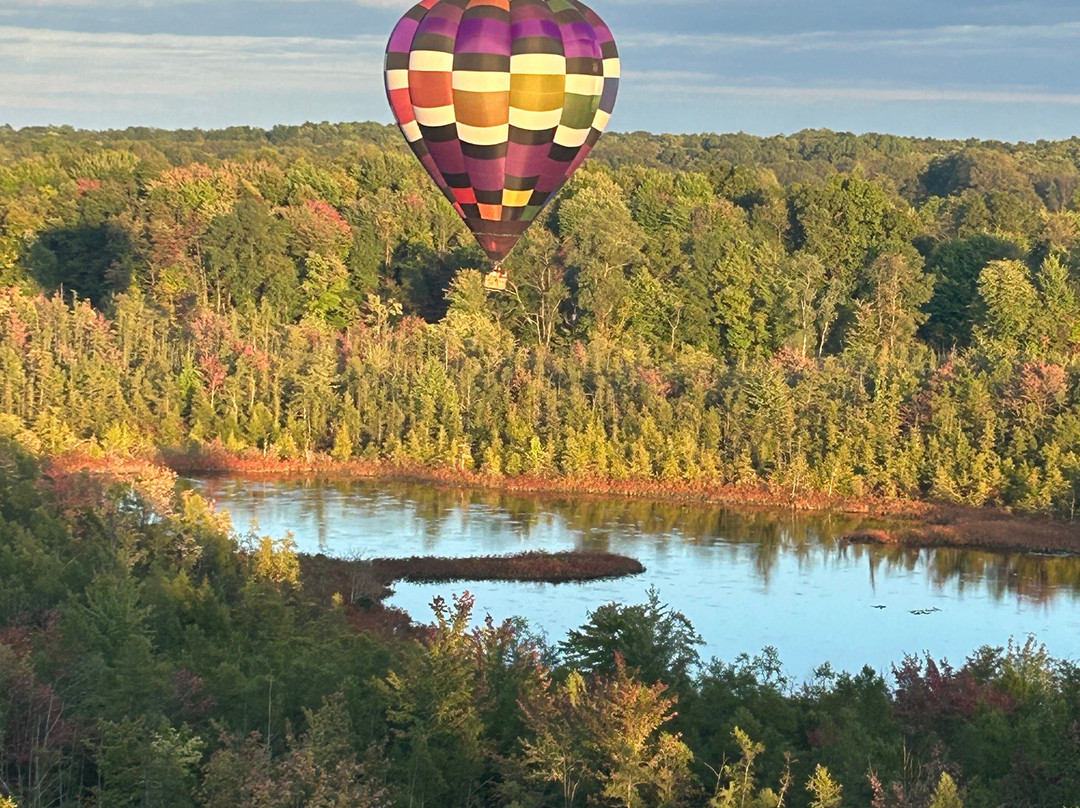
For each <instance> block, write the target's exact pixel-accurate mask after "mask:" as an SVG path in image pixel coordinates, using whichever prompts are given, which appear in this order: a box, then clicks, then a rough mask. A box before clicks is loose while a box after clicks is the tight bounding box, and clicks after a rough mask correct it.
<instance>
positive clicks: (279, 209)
mask: <svg viewBox="0 0 1080 808" xmlns="http://www.w3.org/2000/svg"><path fill="white" fill-rule="evenodd" d="M484 269H485V267H484V264H483V260H482V255H481V253H480V251H479V249H478V248H477V247H476V246H475V245H474V244H473V242H472V241H471V238H470V237H469V236H468V234H467V233H466V232H465V231H464V229H463V227H462V225H461V224H460V222H459V221H458V219H457V218H456V216H455V215H454V214H453V212H452V210H451V209H450V207H449V206H448V205H447V204H446V202H445V201H444V200H443V199H442V198H441V197H440V196H439V195H438V194H437V193H436V192H435V191H434V190H433V189H432V187H431V185H430V182H429V181H428V179H427V177H426V175H424V174H423V172H422V170H421V169H420V168H419V166H418V165H417V163H416V161H415V160H414V159H413V158H412V156H411V155H409V154H407V153H406V152H405V151H404V150H403V148H402V146H401V143H400V137H399V135H398V133H397V132H396V131H395V130H392V129H389V128H386V127H382V126H377V125H373V124H357V125H345V124H343V125H328V124H322V125H305V126H301V127H277V128H275V129H273V130H271V131H269V132H265V131H260V130H254V129H247V128H236V129H230V130H225V131H220V132H200V131H188V132H163V131H156V130H143V129H138V130H136V129H133V130H127V131H123V132H107V133H100V132H97V133H90V132H76V131H73V130H69V129H63V128H61V129H27V130H22V131H18V132H16V131H14V130H11V129H10V128H6V129H0V288H2V289H3V291H0V695H2V698H0V805H5V808H6V804H7V803H9V802H10V801H11V800H12V799H14V800H17V801H18V804H19V805H20V806H21V808H30V807H31V806H32V807H33V808H39V807H44V806H72V805H80V804H83V805H100V806H103V808H105V807H111V806H114V805H115V806H146V807H147V808H149V807H150V806H170V807H171V806H178V807H185V808H186V806H192V805H199V806H213V807H214V808H217V807H218V806H220V807H221V808H225V807H226V806H229V808H232V807H233V806H241V807H246V806H250V808H271V807H274V806H282V807H283V808H284V806H342V807H344V806H360V807H361V808H375V807H376V806H410V808H420V807H421V806H428V808H435V807H436V806H439V807H440V808H441V807H442V806H448V807H450V808H456V807H457V806H461V808H472V806H516V807H517V808H526V806H537V808H539V807H540V806H572V805H577V806H585V805H598V806H627V808H638V806H650V808H651V806H712V807H713V808H735V807H736V806H738V808H750V807H751V806H753V808H778V806H779V805H780V804H781V803H782V804H784V805H790V806H795V808H802V806H813V808H836V806H839V805H841V804H844V805H851V806H868V805H873V806H875V808H928V807H929V806H933V807H934V808H946V807H949V808H953V807H955V806H960V805H961V804H963V805H966V806H969V808H972V807H975V808H981V807H982V806H988V807H989V806H998V805H1010V806H1040V807H1041V806H1046V807H1047V808H1062V806H1065V805H1075V804H1077V803H1080V672H1078V670H1077V668H1076V665H1075V664H1073V663H1066V662H1058V661H1055V660H1052V659H1050V658H1048V657H1047V656H1046V654H1045V653H1044V652H1043V651H1042V649H1040V648H1039V647H1038V646H1037V645H1035V644H1031V643H1029V644H1027V645H1019V646H1011V647H1009V648H1007V649H983V650H982V651H980V652H979V653H978V654H976V655H975V656H974V657H973V658H972V659H970V660H968V661H967V662H966V663H964V664H963V665H961V667H959V668H953V667H949V666H948V665H945V664H943V663H940V662H934V661H932V660H929V659H914V658H912V659H908V660H906V661H903V662H900V663H898V666H897V669H896V670H895V671H894V672H893V673H892V675H891V679H890V680H889V681H886V680H885V679H884V678H882V676H881V675H880V674H879V673H875V672H874V671H870V670H865V671H862V672H860V673H855V674H840V675H838V674H836V673H835V672H833V671H831V670H830V669H829V668H827V667H823V668H822V669H821V670H820V671H819V674H818V676H817V677H816V678H815V679H814V680H813V681H811V682H809V683H806V684H800V683H793V682H789V681H787V680H786V679H785V678H784V677H783V674H782V668H781V667H780V665H779V663H778V661H777V659H776V657H775V656H774V655H773V654H772V653H770V652H765V653H763V654H762V655H761V656H760V657H757V658H752V659H746V658H743V659H739V660H729V661H727V662H721V661H713V662H712V663H711V664H704V665H703V664H701V663H700V660H698V659H697V656H696V640H697V637H696V634H695V633H694V631H693V628H692V627H691V626H689V625H688V624H686V622H685V620H683V619H682V617H681V615H678V614H673V613H671V612H670V611H668V610H666V609H665V608H664V607H663V606H662V604H661V603H660V602H658V601H656V600H653V601H650V602H649V603H646V604H644V605H640V606H619V605H615V604H612V605H611V606H607V607H603V608H602V609H600V610H598V611H597V612H596V613H595V614H594V615H593V616H592V617H591V619H590V623H589V624H588V625H587V626H585V627H582V629H581V630H580V631H579V632H577V633H575V634H572V635H571V636H569V637H567V638H565V640H564V641H563V642H562V643H558V642H556V644H554V645H547V644H546V643H544V642H541V641H540V640H538V639H537V638H534V637H531V636H530V634H529V633H528V631H527V629H526V628H524V627H522V626H521V625H508V626H489V627H487V628H485V629H482V630H480V631H478V632H473V631H470V630H468V629H467V625H468V621H467V613H468V610H469V606H470V603H469V601H468V599H467V598H466V599H464V600H462V601H459V602H457V603H454V604H437V612H436V620H435V623H434V624H433V625H432V627H431V628H430V630H427V631H422V632H418V633H416V634H413V633H410V632H408V631H403V630H402V629H400V628H395V624H392V623H388V624H386V625H379V624H371V625H368V624H363V625H359V626H358V625H357V624H356V623H355V621H356V620H358V619H360V617H359V616H358V615H360V614H361V613H360V612H358V611H356V610H355V609H350V608H349V603H348V601H349V598H348V597H347V594H348V593H326V592H322V591H320V590H319V588H318V587H317V586H315V585H314V584H313V582H309V581H306V580H303V578H302V576H301V575H300V571H299V567H298V562H297V559H296V557H295V556H294V555H293V554H292V553H291V551H290V548H289V546H288V544H287V543H282V542H274V541H272V540H269V539H266V540H263V539H260V538H259V537H256V536H240V537H238V536H237V535H236V534H235V533H233V532H231V531H230V529H229V527H228V525H227V524H226V523H225V522H224V520H223V519H222V518H221V517H220V516H218V515H216V514H214V513H213V511H212V509H211V508H210V507H209V506H208V505H207V504H206V503H205V502H203V501H202V500H201V499H199V498H198V497H196V496H192V495H190V494H188V495H186V496H183V497H180V498H177V497H176V496H175V495H174V494H173V493H172V490H171V489H172V480H171V479H160V480H154V479H151V480H144V481H142V482H141V483H140V484H138V485H137V486H136V487H135V488H130V487H123V486H121V487H105V488H103V487H102V484H101V483H99V482H95V481H93V480H88V479H82V478H78V477H75V478H72V477H66V476H63V475H59V474H57V473H54V472H50V474H49V476H48V477H43V475H42V472H41V471H40V469H39V460H38V458H47V457H49V456H52V455H56V454H60V453H63V452H65V451H69V450H73V451H79V452H83V453H89V454H95V453H113V454H139V453H144V452H152V451H153V450H154V449H155V448H157V447H180V448H188V447H198V446H202V445H208V444H213V445H220V446H223V447H225V448H226V449H229V450H236V451H241V450H250V451H255V452H262V453H264V454H265V455H266V456H268V457H269V456H274V457H282V458H290V457H304V456H307V455H311V454H314V453H328V454H330V455H332V456H333V457H334V458H336V459H339V460H347V459H350V458H364V459H370V460H377V461H387V462H412V463H416V462H419V463H424V464H430V465H445V466H451V467H456V468H472V469H478V470H480V471H483V472H486V473H489V474H493V475H516V474H524V473H528V474H534V475H540V476H551V477H555V476H560V475H564V476H568V477H574V478H589V477H592V478H617V479H627V480H634V479H640V480H660V481H671V482H678V483H680V484H693V483H696V482H708V483H713V482H722V483H735V484H743V485H769V486H774V487H776V488H778V489H780V488H782V489H784V490H790V491H791V492H792V493H798V492H815V491H816V492H824V493H829V494H837V495H848V496H872V495H898V496H909V497H930V498H934V499H939V500H945V501H952V502H962V503H972V504H983V503H991V504H1003V505H1008V506H1014V507H1017V508H1022V509H1028V510H1033V511H1046V512H1052V513H1056V514H1060V515H1066V516H1071V515H1072V513H1073V510H1074V506H1075V501H1076V493H1077V487H1078V485H1080V392H1078V389H1077V382H1078V376H1080V360H1078V358H1077V347H1078V345H1080V332H1078V330H1077V328H1078V323H1077V315H1078V313H1080V301H1078V298H1077V281H1078V279H1080V140H1077V139H1074V140H1071V141H1066V142H1058V143H1038V144H1033V145H1030V144H1026V145H1010V144H1000V143H986V142H975V141H971V142H943V141H922V140H912V139H905V138H895V137H888V136H878V135H867V136H860V137H856V136H853V135H847V134H837V133H832V132H803V133H800V134H798V135H794V136H791V137H776V138H767V139H761V138H754V137H749V136H745V135H703V136H657V135H649V134H643V133H634V134H610V135H608V136H606V137H605V139H604V140H603V141H602V142H601V144H600V146H599V148H598V150H597V152H596V153H595V157H594V158H593V159H591V160H590V162H589V163H588V164H587V166H586V167H585V169H584V170H582V171H580V172H579V173H578V175H577V176H576V177H575V179H574V180H573V181H572V182H571V184H570V185H569V186H568V187H567V189H566V190H565V191H564V193H563V194H562V196H561V198H560V199H559V200H558V201H557V202H556V203H555V204H554V205H553V207H552V208H551V210H550V211H549V212H548V214H547V216H546V218H545V219H544V220H543V221H542V222H540V223H539V224H538V225H537V226H535V227H534V229H533V231H531V232H530V234H529V236H528V237H527V238H526V239H525V240H524V241H523V242H522V243H521V244H520V245H519V247H518V249H517V251H516V252H515V254H514V255H513V256H512V257H511V259H510V261H509V262H508V269H509V270H510V272H511V277H512V281H513V285H512V287H511V290H510V292H509V293H508V294H505V295H501V296H490V295H487V294H485V293H484V291H483V289H482V286H481V282H480V272H482V271H483V270H484ZM335 594H336V595H337V597H334V595H335ZM733 619H737V616H733ZM350 620H352V621H354V622H350ZM358 629H364V630H358ZM559 639H560V638H553V640H555V641H558V640H559ZM616 652H618V654H616ZM9 795H10V796H9Z"/></svg>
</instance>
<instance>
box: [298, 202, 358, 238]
mask: <svg viewBox="0 0 1080 808" xmlns="http://www.w3.org/2000/svg"><path fill="white" fill-rule="evenodd" d="M304 204H305V205H306V206H307V209H308V210H309V211H310V212H311V213H312V214H313V215H314V216H315V217H316V218H318V219H322V220H323V221H325V222H328V223H330V224H332V225H333V226H334V227H335V228H337V230H338V231H339V232H340V233H341V234H342V235H352V230H351V229H350V228H349V223H348V222H347V221H345V218H344V217H343V216H342V215H341V213H340V212H339V211H338V209H337V208H335V207H334V206H333V205H331V204H330V203H328V202H323V201H322V200H321V199H310V200H308V201H307V202H305V203H304Z"/></svg>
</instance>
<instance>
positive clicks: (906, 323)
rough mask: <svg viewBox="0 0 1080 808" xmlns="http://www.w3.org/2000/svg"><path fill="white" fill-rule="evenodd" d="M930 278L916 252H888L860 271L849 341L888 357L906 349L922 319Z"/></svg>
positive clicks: (931, 279) (929, 287) (923, 317)
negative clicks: (861, 274) (860, 282)
mask: <svg viewBox="0 0 1080 808" xmlns="http://www.w3.org/2000/svg"><path fill="white" fill-rule="evenodd" d="M932 289H933V278H932V277H929V276H927V275H926V274H925V273H924V272H923V271H922V259H921V258H919V257H918V255H914V256H913V255H904V254H900V253H888V254H884V255H880V256H878V257H877V258H876V259H875V260H874V261H873V263H872V264H871V265H870V266H869V267H868V268H867V269H866V270H865V271H864V273H863V280H862V289H861V290H860V292H859V293H858V295H857V297H856V299H855V325H854V328H853V334H852V341H853V342H854V343H855V344H861V345H865V346H868V347H871V348H873V349H875V350H876V351H877V352H878V353H879V354H880V355H881V356H883V357H889V356H890V355H892V354H893V353H894V352H895V351H896V350H897V349H902V348H906V347H907V346H908V345H909V344H910V342H911V340H912V339H914V337H915V333H916V331H917V330H918V328H919V326H920V325H921V324H922V323H923V321H924V320H925V319H926V315H924V314H923V313H922V311H921V307H922V305H923V304H924V303H926V302H927V301H928V300H930V297H931V294H932Z"/></svg>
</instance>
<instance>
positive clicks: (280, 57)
mask: <svg viewBox="0 0 1080 808" xmlns="http://www.w3.org/2000/svg"><path fill="white" fill-rule="evenodd" d="M384 47H385V38H384V37H383V36H358V37H353V38H350V39H335V40H327V39H316V38H306V37H246V36H181V35H174V34H146V35H138V34H90V33H76V32H70V31H51V30H41V29H25V28H15V27H9V26H0V109H4V110H6V111H7V115H8V116H14V117H10V118H9V120H8V122H11V121H12V120H16V121H24V122H25V121H30V122H33V121H37V122H43V121H47V122H64V121H66V120H68V118H69V117H70V116H68V115H66V113H69V112H72V111H78V112H82V113H86V114H85V115H84V116H81V117H79V118H78V120H87V119H90V120H98V121H101V123H100V124H92V125H106V126H123V125H127V124H129V123H139V124H146V125H162V124H164V123H168V124H169V125H173V126H183V125H187V126H195V125H201V126H205V125H223V124H225V123H228V122H235V121H237V120H243V121H250V122H258V123H261V124H263V125H269V124H272V123H278V122H283V121H293V120H296V119H297V118H298V117H299V118H300V119H301V120H303V119H314V120H354V119H357V118H374V119H386V120H388V119H389V117H390V116H389V112H388V111H387V108H386V105H385V99H384V98H383V90H382V78H381V76H382V53H383V48H384ZM34 110H37V112H33V111H34ZM17 111H22V112H17ZM2 122H4V121H0V123H2Z"/></svg>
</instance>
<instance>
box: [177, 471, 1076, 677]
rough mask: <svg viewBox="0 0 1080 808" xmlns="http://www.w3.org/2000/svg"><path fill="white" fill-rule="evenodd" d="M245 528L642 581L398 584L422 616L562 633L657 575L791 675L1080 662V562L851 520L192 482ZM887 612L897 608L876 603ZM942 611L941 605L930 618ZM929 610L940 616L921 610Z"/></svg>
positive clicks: (375, 553) (747, 649)
mask: <svg viewBox="0 0 1080 808" xmlns="http://www.w3.org/2000/svg"><path fill="white" fill-rule="evenodd" d="M189 482H190V484H192V485H193V486H194V487H196V488H197V489H198V490H200V491H201V492H202V493H204V494H205V495H208V496H210V497H212V498H213V499H214V500H216V501H217V503H218V505H219V508H220V509H223V510H227V511H229V513H230V514H231V516H232V520H233V524H234V526H235V527H236V529H237V530H238V531H239V532H241V533H243V532H246V531H247V530H248V529H249V526H250V525H252V524H255V525H257V528H256V530H257V532H258V533H259V535H271V536H274V537H281V536H284V535H285V533H286V532H291V533H292V534H293V536H294V538H295V540H296V542H297V545H298V547H299V549H300V551H301V552H305V553H317V552H323V553H327V554H328V555H335V556H342V557H353V556H362V557H368V558H375V557H402V556H413V555H438V556H452V557H462V556H473V555H501V554H505V553H516V552H522V551H526V550H547V551H558V550H568V549H583V550H608V551H611V552H616V553H621V554H623V555H629V556H633V557H635V558H637V559H639V560H640V561H641V562H642V563H643V564H644V565H645V567H646V569H647V571H646V573H645V574H643V575H639V576H636V577H633V578H624V579H620V580H615V581H598V582H590V583H584V584H561V585H554V584H531V583H525V584H522V583H505V582H478V583H469V584H464V583H457V584H437V585H426V584H406V583H398V584H395V590H396V591H395V594H394V595H393V597H391V598H390V599H389V600H388V603H389V604H390V605H393V606H398V607H400V608H403V609H405V610H406V611H408V612H409V613H410V614H411V615H412V616H413V617H414V618H415V619H418V620H421V621H426V620H428V619H429V618H430V615H431V612H430V609H429V606H428V604H430V602H431V600H432V598H433V597H434V596H436V595H443V596H444V597H447V599H449V596H450V595H451V594H452V593H460V592H461V591H463V590H465V589H468V590H469V591H470V592H471V593H473V594H474V595H475V596H476V603H477V617H478V618H480V619H482V618H483V616H484V614H485V613H490V614H491V615H492V616H493V617H494V618H495V619H496V620H502V619H503V618H506V617H511V616H523V617H525V618H527V619H528V620H529V622H530V624H531V625H532V626H533V627H534V628H536V629H540V630H543V631H544V632H545V633H546V634H547V636H548V637H549V639H551V640H559V639H562V638H563V637H564V636H565V634H566V632H567V631H568V630H569V629H571V628H576V627H577V626H579V625H581V624H582V623H583V622H584V621H585V620H586V619H587V616H588V612H589V611H590V610H592V609H595V608H596V607H597V606H600V605H602V604H604V603H608V602H610V601H617V602H620V603H627V604H630V603H641V602H643V601H644V600H645V599H646V594H647V590H648V589H649V587H650V586H652V587H656V589H657V590H658V592H659V593H660V597H661V600H662V601H664V602H665V603H668V604H670V606H671V607H672V608H674V609H677V610H679V611H681V612H683V613H684V614H685V615H686V616H687V617H688V618H689V619H690V620H691V621H692V622H693V624H694V626H695V627H696V628H697V630H698V632H699V633H700V634H701V635H702V637H703V638H704V639H705V641H706V645H705V646H704V647H703V648H702V649H701V651H702V657H703V658H705V659H708V658H709V657H712V656H716V657H719V658H721V659H724V660H726V661H732V660H734V659H735V657H736V656H738V655H739V654H742V653H749V654H756V653H759V652H760V651H761V649H762V648H764V647H766V646H773V647H775V648H776V649H777V650H778V651H779V654H780V658H781V661H782V662H783V664H784V667H785V669H786V670H787V672H788V673H789V674H791V675H793V676H795V677H797V678H799V679H803V678H808V677H809V676H810V674H811V672H812V670H813V669H814V668H815V667H816V666H818V665H819V664H821V663H823V662H825V661H829V662H830V663H831V664H832V666H833V667H834V668H836V669H843V670H850V671H856V670H858V669H860V668H861V667H862V666H863V665H864V664H868V665H870V666H872V667H873V668H875V669H877V670H879V671H881V672H882V673H888V672H889V671H890V667H891V665H892V663H895V662H899V661H900V660H901V659H902V657H903V655H904V654H905V653H923V652H929V653H931V654H933V655H934V656H935V657H936V658H938V659H941V658H943V657H944V658H948V659H949V660H950V661H951V662H953V663H954V664H959V663H961V662H963V660H964V659H965V658H966V657H967V656H968V655H969V654H970V653H971V652H972V651H974V650H975V649H977V648H978V647H980V646H982V645H1005V644H1006V643H1007V642H1008V641H1009V639H1010V637H1013V638H1016V639H1017V640H1021V641H1022V640H1023V639H1024V638H1026V637H1027V635H1029V634H1034V635H1036V636H1037V638H1038V639H1039V640H1040V641H1041V642H1043V643H1045V644H1046V646H1047V648H1048V649H1049V651H1050V652H1051V653H1052V654H1054V655H1055V656H1058V657H1064V658H1070V659H1074V660H1075V659H1080V558H1063V557H1047V556H1039V555H1030V554H1019V553H989V552H981V551H975V550H958V549H925V550H917V549H910V548H896V547H876V546H863V545H849V544H846V543H842V542H839V541H838V537H839V536H841V535H843V534H844V533H845V532H847V531H849V530H851V529H852V528H853V527H855V526H856V525H857V524H858V522H857V520H855V519H854V518H850V517H845V516H837V515H824V516H806V515H803V514H788V513H765V512H739V511H732V510H728V509H723V508H717V507H708V506H689V505H675V504H671V503H652V502H643V501H638V500H600V499H570V498H556V497H542V498H539V497H538V498H531V499H530V498H522V497H519V496H510V495H505V494H500V493H492V492H476V491H459V490H445V489H437V488H432V487H430V486H425V485H419V484H398V483H384V482H373V481H367V480H360V481H357V480H336V481H311V480H263V479H248V478H227V477H217V478H211V479H200V480H191V481H189ZM877 607H884V608H877ZM935 609H936V611H934V610H935ZM913 611H914V612H920V611H929V613H928V614H913V613H912V612H913Z"/></svg>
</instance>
